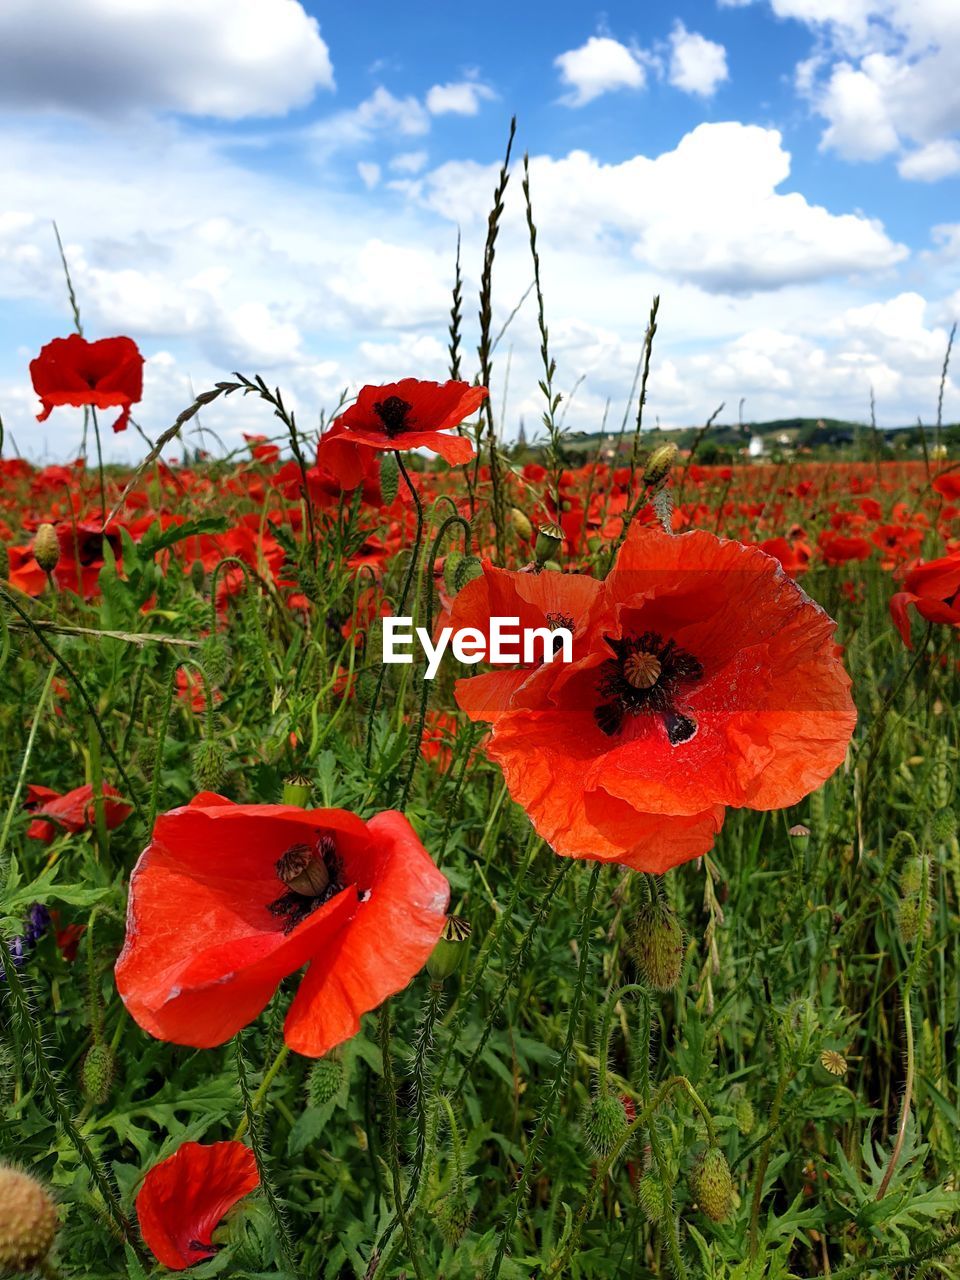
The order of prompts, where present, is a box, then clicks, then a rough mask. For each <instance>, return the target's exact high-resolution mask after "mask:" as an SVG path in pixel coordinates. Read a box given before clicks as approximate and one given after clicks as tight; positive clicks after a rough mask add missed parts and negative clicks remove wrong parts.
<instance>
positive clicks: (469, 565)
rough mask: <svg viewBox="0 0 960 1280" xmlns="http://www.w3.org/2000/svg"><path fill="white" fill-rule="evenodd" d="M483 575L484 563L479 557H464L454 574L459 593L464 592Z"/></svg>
mask: <svg viewBox="0 0 960 1280" xmlns="http://www.w3.org/2000/svg"><path fill="white" fill-rule="evenodd" d="M482 573H483V562H482V561H481V560H480V559H479V557H478V556H464V557H463V559H462V560H461V561H460V563H459V564H458V565H457V567H456V569H455V571H454V574H453V583H454V586H455V587H456V589H457V591H458V592H459V591H462V590H463V588H464V587H465V586H466V585H467V583H468V582H472V581H473V580H474V578H479V577H480V575H481V574H482Z"/></svg>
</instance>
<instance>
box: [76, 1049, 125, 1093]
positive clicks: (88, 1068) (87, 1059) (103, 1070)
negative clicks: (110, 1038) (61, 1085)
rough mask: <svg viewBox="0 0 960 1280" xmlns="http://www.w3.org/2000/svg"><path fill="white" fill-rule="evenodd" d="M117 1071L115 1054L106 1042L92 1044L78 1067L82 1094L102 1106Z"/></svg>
mask: <svg viewBox="0 0 960 1280" xmlns="http://www.w3.org/2000/svg"><path fill="white" fill-rule="evenodd" d="M116 1071H117V1059H116V1054H115V1053H114V1052H113V1050H112V1049H111V1048H110V1046H109V1045H108V1044H103V1043H101V1044H93V1045H91V1046H90V1048H89V1049H88V1050H87V1052H86V1054H85V1055H84V1059H83V1066H82V1067H81V1069H80V1085H81V1088H82V1089H83V1096H84V1097H85V1098H86V1099H87V1101H88V1102H92V1103H93V1104H94V1106H97V1107H102V1106H103V1104H104V1103H105V1102H106V1101H107V1099H108V1098H109V1097H110V1092H111V1090H112V1088H113V1081H114V1077H115V1075H116Z"/></svg>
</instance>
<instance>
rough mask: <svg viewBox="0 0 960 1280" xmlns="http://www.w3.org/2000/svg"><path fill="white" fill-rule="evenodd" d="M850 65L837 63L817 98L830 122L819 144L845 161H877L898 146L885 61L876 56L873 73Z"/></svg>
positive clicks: (865, 61)
mask: <svg viewBox="0 0 960 1280" xmlns="http://www.w3.org/2000/svg"><path fill="white" fill-rule="evenodd" d="M869 61H870V60H869V59H864V65H863V66H862V67H861V68H860V69H858V68H856V67H853V66H851V65H850V63H849V62H841V63H838V64H837V66H835V67H834V68H833V71H832V73H831V76H830V80H829V82H828V83H827V85H826V86H825V87H824V88H823V89H822V91H821V92H820V95H819V98H818V109H819V111H820V113H821V114H822V115H824V116H826V118H827V119H828V120H829V121H830V124H829V126H828V127H827V128H826V129H825V130H824V134H823V139H822V143H821V145H822V146H823V148H824V149H832V150H834V151H837V152H839V154H840V155H842V156H843V157H844V158H845V159H847V160H879V159H880V158H881V157H882V156H885V155H889V154H890V152H891V151H896V150H897V149H898V147H899V145H900V140H899V137H898V135H897V131H896V129H895V128H894V125H893V122H892V121H891V119H890V110H889V106H888V98H887V94H886V92H885V87H884V85H883V83H882V80H883V76H882V66H881V65H880V64H881V63H883V64H885V63H886V62H887V61H888V60H886V59H880V58H879V56H877V59H876V61H875V62H874V64H873V67H872V69H873V71H874V74H870V72H869V71H868V70H867V69H865V68H866V64H867V63H868V62H869Z"/></svg>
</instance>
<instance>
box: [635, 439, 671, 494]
mask: <svg viewBox="0 0 960 1280" xmlns="http://www.w3.org/2000/svg"><path fill="white" fill-rule="evenodd" d="M676 460H677V446H676V445H675V444H661V445H659V446H658V447H657V448H656V449H654V451H653V452H652V453H651V454H650V457H649V458H648V459H647V465H646V467H645V468H644V472H643V483H644V484H645V485H646V486H647V488H648V489H652V488H653V486H654V485H655V484H660V482H661V481H662V480H666V478H667V476H668V475H669V474H670V468H671V467H672V466H673V464H674V462H676Z"/></svg>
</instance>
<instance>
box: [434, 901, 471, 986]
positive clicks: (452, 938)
mask: <svg viewBox="0 0 960 1280" xmlns="http://www.w3.org/2000/svg"><path fill="white" fill-rule="evenodd" d="M469 938H470V924H469V922H468V921H466V920H464V919H463V917H462V916H447V923H446V924H445V925H444V928H443V933H442V934H441V935H440V941H439V942H438V943H437V945H436V946H435V947H434V948H433V951H432V952H431V953H430V959H429V960H428V961H427V973H429V975H430V977H431V978H433V980H434V982H443V980H444V979H445V978H449V977H451V976H452V975H453V974H454V973H456V971H457V969H458V968H459V967H460V962H461V960H462V959H463V957H464V954H465V952H466V949H467V947H466V944H467V941H468V940H469Z"/></svg>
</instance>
